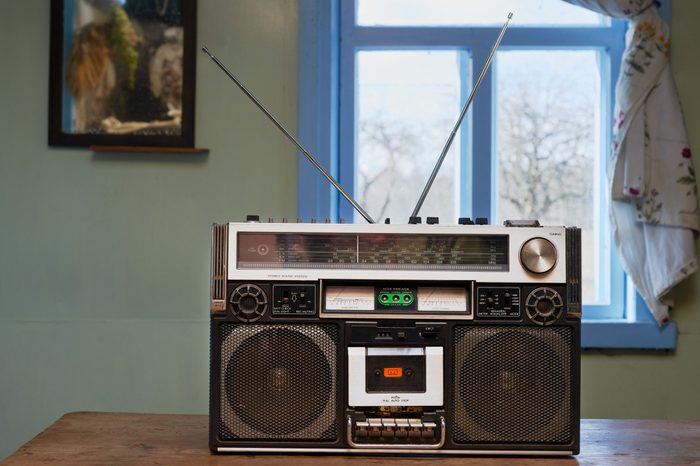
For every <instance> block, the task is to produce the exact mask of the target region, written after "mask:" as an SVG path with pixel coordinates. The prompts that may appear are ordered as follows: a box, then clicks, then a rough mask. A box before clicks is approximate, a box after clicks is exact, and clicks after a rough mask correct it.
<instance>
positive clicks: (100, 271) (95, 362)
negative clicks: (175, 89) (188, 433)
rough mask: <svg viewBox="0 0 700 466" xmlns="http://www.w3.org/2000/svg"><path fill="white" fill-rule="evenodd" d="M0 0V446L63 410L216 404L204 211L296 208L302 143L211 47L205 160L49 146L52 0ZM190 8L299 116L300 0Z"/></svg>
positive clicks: (236, 213) (256, 81) (216, 42)
mask: <svg viewBox="0 0 700 466" xmlns="http://www.w3.org/2000/svg"><path fill="white" fill-rule="evenodd" d="M2 10H3V14H2V16H1V17H0V44H2V45H1V46H0V64H1V65H0V458H3V457H4V456H6V455H8V454H10V453H11V452H12V451H13V450H14V449H16V448H17V447H18V446H20V445H21V444H22V443H23V442H25V441H27V440H28V439H30V438H31V437H32V436H34V435H35V434H37V433H38V432H39V431H40V430H41V429H43V428H44V427H45V426H47V425H48V424H49V423H50V422H52V421H53V420H55V419H57V418H58V417H59V416H61V415H62V414H63V413H65V412H67V411H75V410H116V411H142V412H174V413H206V412H207V409H208V408H207V400H208V376H209V369H208V357H209V356H208V347H207V345H208V341H209V333H208V332H209V330H208V317H209V314H208V309H209V308H208V299H209V291H208V280H209V271H208V270H209V269H208V268H209V247H210V243H209V242H210V227H211V224H212V223H213V222H215V221H229V220H241V219H244V218H245V214H246V213H259V214H261V215H264V216H272V217H276V218H281V217H283V216H286V217H292V218H294V217H295V216H296V180H297V175H296V173H297V169H296V166H297V165H296V164H297V156H296V154H295V152H294V150H293V149H292V148H291V146H290V144H289V143H288V142H287V140H286V139H284V136H281V135H278V133H277V131H276V129H275V128H274V127H273V126H272V124H271V123H270V122H269V121H268V120H266V119H265V117H264V116H263V115H262V114H260V113H259V112H258V110H257V109H255V108H254V106H253V105H252V104H251V103H250V102H249V101H248V100H247V99H246V98H245V96H243V94H242V93H241V92H240V91H239V90H238V88H237V87H235V86H234V85H233V84H232V83H231V82H230V81H229V80H228V78H226V77H225V76H224V75H223V74H222V73H221V71H220V70H219V69H218V68H216V66H215V65H214V63H212V62H211V61H210V60H209V59H208V58H206V57H205V56H204V55H203V54H202V53H198V54H197V118H196V122H197V129H196V131H197V134H196V143H197V145H198V146H200V147H206V148H209V149H210V150H211V152H210V153H209V155H208V156H201V155H183V156H171V155H160V154H159V155H143V154H136V155H133V154H132V155H130V154H114V155H96V154H93V153H91V152H90V151H89V150H74V149H50V148H48V146H47V105H48V64H49V56H48V51H49V2H47V1H46V0H31V1H28V0H22V1H21V2H20V1H7V2H2ZM197 22H198V43H199V44H200V45H207V46H208V47H209V48H210V49H211V50H212V51H214V52H215V53H216V54H217V55H218V56H219V58H221V59H222V60H223V61H224V62H226V63H228V64H230V66H231V67H232V68H233V69H235V70H236V72H237V73H238V75H239V76H240V78H241V79H243V80H244V81H245V82H247V83H248V84H249V85H250V87H251V88H252V89H254V91H255V92H256V94H257V95H258V96H259V97H260V98H261V99H262V100H263V101H265V102H267V103H268V105H269V107H270V108H271V109H272V110H273V111H274V112H275V113H277V114H278V115H279V116H280V118H281V120H283V121H285V122H288V124H289V126H290V128H292V129H295V128H296V121H297V119H296V115H297V87H298V82H297V74H298V73H297V61H298V60H297V54H298V49H297V24H298V21H297V3H296V1H290V0H283V1H281V0H279V1H273V0H236V1H230V0H201V1H200V2H199V18H198V21H197Z"/></svg>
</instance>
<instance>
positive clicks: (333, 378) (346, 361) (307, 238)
mask: <svg viewBox="0 0 700 466" xmlns="http://www.w3.org/2000/svg"><path fill="white" fill-rule="evenodd" d="M511 17H512V14H509V15H508V19H510V18H511ZM507 26H508V21H506V23H505V24H504V25H503V28H502V29H501V32H500V35H499V36H498V39H497V40H496V43H495V44H494V47H493V49H492V50H491V54H490V55H489V58H488V60H487V62H486V64H485V66H484V68H483V70H482V72H481V74H480V76H479V78H478V79H477V82H476V85H475V87H474V89H473V90H472V92H471V94H470V95H469V97H468V99H467V102H466V103H465V105H464V107H463V108H462V112H461V114H460V116H459V119H458V120H457V123H456V124H455V126H454V128H453V130H452V132H451V133H450V136H449V137H448V139H447V142H446V143H445V146H444V147H443V149H442V152H441V154H440V156H439V158H438V161H437V163H436V165H435V167H434V169H433V172H432V174H431V175H430V178H429V179H428V182H427V184H426V186H425V188H424V189H423V192H422V194H421V195H420V197H419V200H418V203H417V205H416V206H415V208H414V210H413V213H412V214H411V216H410V217H409V224H407V225H391V224H389V223H388V219H387V222H385V224H376V223H374V220H373V219H372V217H370V215H369V214H368V213H367V212H366V211H364V210H363V209H362V207H361V206H360V205H359V204H358V203H357V201H355V200H354V199H353V198H352V196H350V195H349V194H348V193H347V192H346V191H345V190H344V189H343V188H342V186H341V185H340V184H339V183H338V182H337V180H336V179H335V178H333V176H332V175H331V174H330V173H329V172H328V171H327V170H326V169H325V168H323V166H322V165H321V164H320V163H319V162H318V160H317V159H316V158H315V157H314V156H313V155H312V154H311V153H309V151H308V150H306V149H305V148H304V147H303V146H302V145H301V143H299V141H297V140H296V139H295V138H294V136H292V135H291V133H290V132H289V131H288V130H287V129H286V128H285V127H284V126H283V125H282V124H281V123H280V122H279V120H278V119H276V118H275V117H274V116H273V115H272V114H271V113H270V112H269V111H268V110H267V109H266V108H265V107H264V106H263V105H262V103H261V102H260V101H259V100H258V99H257V98H255V96H253V94H252V93H251V92H250V91H249V90H248V89H247V88H246V87H245V86H244V85H243V84H242V83H241V82H240V81H239V80H238V79H237V78H236V77H235V76H234V75H233V74H232V73H231V71H230V70H228V68H226V67H225V66H224V64H223V63H221V61H219V60H218V59H217V58H216V57H215V56H214V55H212V54H211V53H210V52H209V50H208V49H207V48H206V47H204V48H203V49H202V50H203V51H204V53H206V54H207V55H208V56H209V57H210V58H211V59H212V60H213V61H214V62H215V63H216V64H217V65H218V66H219V67H220V68H221V70H222V71H223V72H224V73H225V74H226V75H227V76H228V77H229V78H231V80H233V81H234V82H235V84H236V85H237V86H238V87H239V88H240V89H241V90H242V91H243V93H244V94H245V95H246V96H247V97H248V98H250V99H251V101H252V102H253V103H254V104H255V105H256V106H257V107H258V108H259V109H260V110H261V111H262V112H263V113H264V114H265V115H266V116H267V117H268V118H269V119H270V120H271V121H272V122H273V123H274V124H275V126H277V128H278V129H279V130H280V131H281V132H282V133H283V134H284V135H285V136H286V137H287V138H288V139H289V140H290V141H292V142H293V143H294V145H295V146H296V147H297V149H299V151H300V153H301V154H302V155H303V156H305V157H306V158H307V159H308V160H309V162H311V163H312V164H313V165H314V167H316V169H318V171H319V172H320V173H321V174H322V175H323V176H324V177H325V178H326V179H327V180H328V181H329V182H330V183H331V184H332V185H333V186H334V187H335V188H336V189H337V190H338V192H339V193H340V194H341V195H342V196H343V197H344V198H345V199H346V200H347V201H348V202H349V203H350V204H351V205H352V206H353V208H354V209H355V210H356V211H357V212H358V214H359V215H360V216H362V217H363V218H364V219H365V220H366V221H367V222H368V224H367V225H349V224H342V223H340V224H330V223H326V224H317V223H311V224H301V223H297V224H289V223H285V222H282V223H271V222H270V223H267V224H261V223H260V222H259V221H257V217H255V216H251V218H250V219H249V220H250V221H249V222H246V223H228V224H222V225H214V229H213V241H212V270H211V330H210V331H211V357H210V361H211V362H210V364H211V365H210V409H209V415H210V416H209V422H210V424H209V445H210V448H211V449H212V451H214V452H241V453H251V452H271V453H272V452H325V453H355V454H368V453H392V454H394V453H407V454H508V455H515V454H534V455H570V454H577V453H578V451H579V417H580V416H579V400H580V395H579V391H580V381H579V373H580V331H581V326H580V324H581V231H580V230H579V229H577V228H564V227H542V226H540V225H539V222H537V221H534V222H528V221H512V222H511V221H508V222H506V223H505V225H504V226H502V227H501V226H491V225H487V224H486V222H485V219H477V221H476V222H472V221H471V219H468V218H463V219H460V220H459V222H458V223H459V225H452V226H443V225H439V224H438V219H437V218H434V217H428V219H427V222H426V223H427V224H425V225H423V224H422V223H421V219H420V217H418V216H417V215H418V212H419V210H420V208H421V206H422V204H423V202H424V201H425V199H426V196H427V194H428V191H429V190H430V187H431V185H432V183H433V182H434V181H435V179H436V175H437V173H438V170H439V169H440V166H441V165H442V162H443V160H444V158H445V156H446V154H447V152H448V150H449V148H450V144H451V143H452V141H453V139H454V137H455V134H456V132H457V130H458V128H459V125H460V124H461V122H462V120H463V118H464V116H465V115H466V113H467V109H468V108H469V105H470V103H471V102H472V99H473V97H474V94H475V92H476V90H477V88H478V87H479V84H480V83H481V81H482V79H483V77H484V76H485V74H486V70H487V69H488V67H489V64H490V63H491V60H492V59H493V56H494V54H495V51H496V49H497V47H498V44H499V43H500V41H501V39H502V38H503V34H504V33H505V30H506V28H507Z"/></svg>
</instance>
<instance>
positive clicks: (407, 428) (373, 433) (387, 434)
mask: <svg viewBox="0 0 700 466" xmlns="http://www.w3.org/2000/svg"><path fill="white" fill-rule="evenodd" d="M436 430H437V424H436V423H434V422H430V421H427V422H424V421H421V420H420V419H415V418H367V420H366V421H355V435H356V436H357V437H358V438H368V439H372V438H383V439H406V438H412V439H419V438H424V439H433V438H435V431H436Z"/></svg>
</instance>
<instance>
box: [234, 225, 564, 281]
mask: <svg viewBox="0 0 700 466" xmlns="http://www.w3.org/2000/svg"><path fill="white" fill-rule="evenodd" d="M228 230H229V243H228V244H229V249H228V254H229V256H228V264H229V267H228V278H229V279H230V280H233V279H238V280H240V279H241V278H244V279H248V280H320V279H326V280H336V279H337V280H343V279H350V280H351V279H357V278H358V277H362V278H363V279H366V280H387V279H392V280H396V279H402V280H436V281H441V280H478V281H480V282H491V283H564V282H565V280H566V257H565V228H564V227H521V228H508V227H502V226H492V225H455V226H452V225H384V224H381V225H378V224H373V225H370V224H367V225H351V224H286V223H277V224H275V223H271V224H264V223H231V224H229V229H228ZM539 238H542V239H544V240H547V241H541V240H539ZM540 243H544V244H548V243H550V244H551V246H553V250H554V256H553V257H552V258H551V261H552V262H551V263H552V264H553V265H552V266H551V269H550V270H548V271H547V272H546V273H532V272H530V271H528V270H527V268H526V267H525V266H524V265H523V261H522V257H525V258H526V260H529V258H530V257H531V256H529V255H526V254H525V253H530V254H531V251H529V250H530V249H533V248H532V247H530V246H533V245H534V246H539V244H540ZM526 244H527V248H526V249H527V251H525V252H523V246H525V245H526ZM521 253H523V254H521Z"/></svg>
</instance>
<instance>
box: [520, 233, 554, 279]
mask: <svg viewBox="0 0 700 466" xmlns="http://www.w3.org/2000/svg"><path fill="white" fill-rule="evenodd" d="M520 263H521V264H523V267H525V268H526V269H527V270H528V271H530V272H532V273H538V274H541V273H547V272H549V271H550V270H552V268H554V264H556V263H557V248H556V247H554V245H553V244H552V242H551V241H549V240H547V239H544V238H532V239H529V240H527V241H525V244H523V246H522V247H521V248H520Z"/></svg>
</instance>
